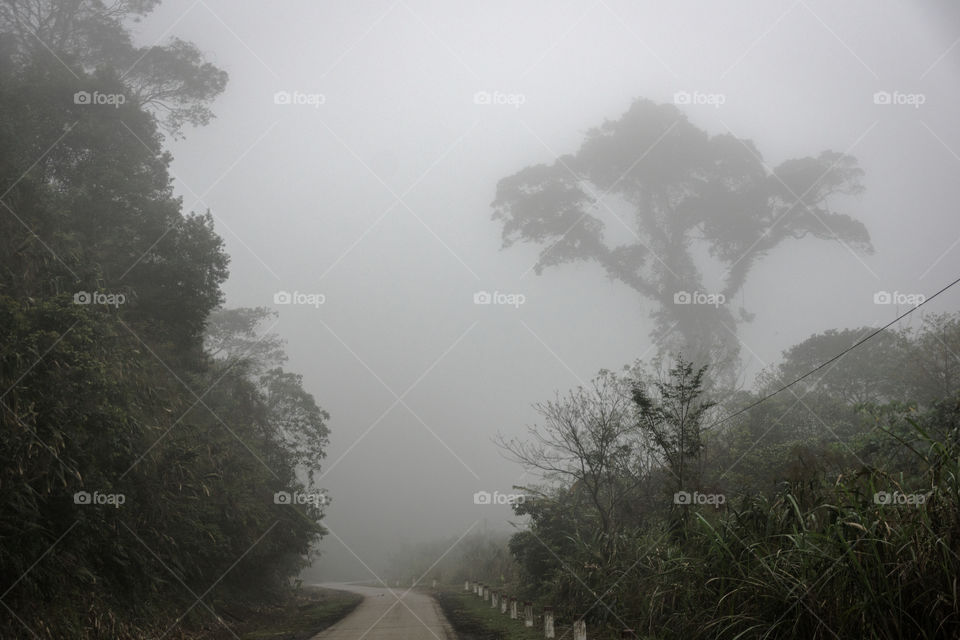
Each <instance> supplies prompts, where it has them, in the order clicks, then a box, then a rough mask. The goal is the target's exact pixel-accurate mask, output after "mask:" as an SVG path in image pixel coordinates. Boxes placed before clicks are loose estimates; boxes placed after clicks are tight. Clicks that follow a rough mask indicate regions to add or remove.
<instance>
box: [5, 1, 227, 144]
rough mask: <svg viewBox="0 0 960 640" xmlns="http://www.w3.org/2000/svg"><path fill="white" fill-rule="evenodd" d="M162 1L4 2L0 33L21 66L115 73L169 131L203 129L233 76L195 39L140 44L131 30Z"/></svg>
mask: <svg viewBox="0 0 960 640" xmlns="http://www.w3.org/2000/svg"><path fill="white" fill-rule="evenodd" d="M159 4H160V0H119V1H117V2H111V3H109V4H108V3H106V2H103V0H69V1H67V2H64V1H63V0H6V1H5V2H3V3H2V4H0V34H2V35H3V38H2V40H3V41H4V42H5V47H4V48H5V49H6V50H7V53H8V55H12V56H14V57H15V58H16V59H17V60H18V61H20V62H21V63H23V64H29V63H30V62H32V61H36V60H47V61H48V62H51V58H54V59H56V61H57V62H58V63H59V64H66V65H68V66H69V67H71V69H73V72H74V73H76V74H77V75H82V74H84V73H92V72H94V71H102V70H109V71H108V73H109V74H110V76H111V77H112V78H114V79H116V80H119V81H121V82H122V83H123V88H124V89H125V91H123V93H124V94H126V95H127V97H128V98H129V99H130V102H131V103H132V105H133V106H136V107H137V108H139V109H143V110H146V111H149V112H151V113H153V114H155V115H156V116H158V118H159V119H160V120H161V121H162V122H163V124H164V126H165V127H166V129H167V131H169V132H170V133H172V134H174V135H179V134H180V132H181V130H182V128H183V125H185V124H191V125H204V124H207V123H208V122H209V121H210V119H211V118H212V117H213V113H212V112H211V110H210V108H209V103H210V102H211V101H212V100H213V99H214V98H215V97H216V96H217V95H218V94H220V93H221V92H222V91H223V89H224V87H226V84H227V74H226V72H225V71H223V70H221V69H218V68H217V67H216V66H214V65H213V64H210V63H209V62H206V61H205V60H204V58H203V55H202V54H201V53H200V51H199V50H198V49H197V48H196V46H194V45H193V44H191V43H189V42H184V41H183V40H180V39H177V38H174V39H172V40H171V41H170V42H169V43H168V44H165V45H154V46H149V47H136V46H134V44H133V42H132V39H131V36H130V32H129V30H128V28H127V25H128V23H129V22H130V21H138V20H140V19H141V18H143V17H144V16H146V15H148V14H149V13H150V12H151V11H153V10H154V9H155V8H156V7H157V6H158V5H159Z"/></svg>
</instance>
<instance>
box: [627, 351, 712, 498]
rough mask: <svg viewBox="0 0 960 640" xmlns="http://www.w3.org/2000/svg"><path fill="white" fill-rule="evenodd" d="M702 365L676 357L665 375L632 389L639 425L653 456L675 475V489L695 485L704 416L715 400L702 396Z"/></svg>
mask: <svg viewBox="0 0 960 640" xmlns="http://www.w3.org/2000/svg"><path fill="white" fill-rule="evenodd" d="M706 370H707V368H706V366H704V367H700V368H699V369H694V368H693V363H691V362H688V361H685V360H684V359H683V356H677V358H676V360H675V362H674V364H673V366H672V367H671V368H670V370H669V372H668V375H667V378H666V379H661V380H656V381H654V382H652V383H644V382H643V381H642V380H637V381H636V382H635V383H634V385H633V389H632V397H633V402H634V404H635V405H636V408H637V421H638V426H639V428H640V429H641V430H642V431H643V433H645V434H647V435H648V436H649V438H650V444H651V446H652V449H653V451H654V453H655V455H656V456H657V457H658V458H660V459H661V460H663V461H664V462H665V463H666V465H667V468H668V469H669V470H670V472H671V473H672V475H673V477H674V478H675V482H676V484H675V487H676V490H677V491H680V490H686V489H687V488H690V487H695V486H696V485H697V482H698V481H699V474H700V468H699V464H698V463H699V460H700V455H701V452H702V450H703V444H704V440H703V432H702V429H703V427H704V424H703V422H704V418H705V417H706V416H707V414H708V412H709V411H710V409H712V408H713V407H714V406H716V403H715V402H712V401H710V400H707V399H705V398H703V397H702V396H703V392H704V374H705V373H706Z"/></svg>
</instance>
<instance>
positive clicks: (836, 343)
mask: <svg viewBox="0 0 960 640" xmlns="http://www.w3.org/2000/svg"><path fill="white" fill-rule="evenodd" d="M874 331H875V328H873V327H860V328H857V329H842V330H836V329H830V330H828V331H824V332H823V333H819V334H815V335H812V336H810V337H809V338H807V339H806V340H804V341H803V342H801V343H799V344H796V345H794V346H792V347H790V348H789V349H787V350H786V351H784V352H783V359H782V360H781V361H780V363H779V364H778V365H777V366H776V368H775V369H774V370H772V371H771V372H768V373H766V374H764V375H763V376H761V378H760V382H761V385H762V388H763V389H764V390H773V389H774V388H777V387H779V386H781V385H783V384H787V383H790V382H793V381H794V380H796V379H797V378H799V377H801V376H802V375H804V374H806V373H807V372H809V371H811V370H813V369H815V368H816V367H818V366H820V365H821V364H823V363H824V362H826V361H828V360H829V359H831V358H833V357H834V356H836V355H837V354H838V353H840V352H842V351H844V350H845V349H849V348H850V347H852V346H853V345H854V344H856V343H857V342H859V341H861V340H863V339H864V338H865V337H867V336H868V335H869V334H871V333H873V332H874ZM906 349H907V343H906V341H905V339H904V336H902V335H900V334H897V333H894V332H886V331H884V332H881V333H878V334H877V335H875V336H874V337H873V338H871V339H870V340H868V341H866V342H864V343H863V344H862V345H860V346H858V347H857V348H856V349H853V350H852V351H850V352H848V353H847V354H845V355H844V356H843V357H842V358H840V359H839V360H837V361H836V362H833V363H831V364H829V365H827V366H826V367H824V368H823V369H821V370H820V371H818V372H816V373H814V374H813V375H811V376H809V377H808V378H806V379H805V380H803V381H801V382H800V383H798V384H797V385H795V386H794V387H793V390H794V393H796V394H797V395H798V396H801V397H803V396H806V395H807V394H809V393H811V392H816V393H818V394H827V395H829V396H832V397H834V398H835V399H837V400H838V401H840V402H842V403H844V404H851V405H855V404H865V403H877V402H888V401H892V400H902V399H904V398H905V394H904V387H903V382H904V381H903V376H902V363H903V360H904V358H905V356H906ZM791 397H792V396H791Z"/></svg>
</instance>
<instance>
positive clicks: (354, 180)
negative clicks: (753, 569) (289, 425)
mask: <svg viewBox="0 0 960 640" xmlns="http://www.w3.org/2000/svg"><path fill="white" fill-rule="evenodd" d="M135 31H136V33H137V36H138V39H139V41H140V43H141V44H149V43H152V42H154V41H158V40H164V39H166V38H168V37H169V36H171V35H175V36H177V37H181V38H183V39H185V40H189V41H192V42H194V43H196V44H197V46H198V47H199V48H200V49H201V50H202V51H203V52H205V54H206V55H207V56H208V59H209V60H210V61H211V62H213V63H214V64H216V65H218V66H219V67H221V68H223V69H225V70H226V71H228V72H229V74H230V83H229V85H228V87H227V90H226V91H225V93H224V94H222V95H221V96H220V97H219V98H218V99H217V100H216V102H215V103H214V104H213V110H214V112H215V113H216V119H215V120H213V121H212V122H211V123H210V124H209V125H208V126H206V127H203V128H199V129H188V130H187V131H186V132H185V133H186V137H185V138H184V139H182V140H175V141H171V142H170V144H169V147H170V149H171V151H172V153H173V156H174V162H173V164H172V171H173V173H174V175H175V176H176V182H175V189H176V192H177V194H178V195H180V196H182V198H183V200H184V204H185V206H186V208H187V209H188V210H194V211H203V210H205V209H209V210H210V211H211V213H212V214H213V215H214V216H215V219H216V230H217V231H218V233H219V234H220V235H221V236H222V237H223V238H224V240H225V243H226V249H227V252H228V253H229V255H230V257H231V264H230V274H231V275H230V279H229V281H228V282H227V284H226V292H227V303H226V304H227V306H230V307H254V306H270V307H273V308H275V309H276V310H277V311H278V312H279V317H278V322H277V324H276V325H275V326H274V327H272V329H271V330H272V331H274V332H276V333H278V334H280V335H281V336H282V337H283V338H284V339H285V340H286V342H287V352H288V354H289V357H290V360H289V363H288V365H287V368H288V369H289V370H291V371H296V372H299V373H302V374H303V375H304V386H305V388H306V389H307V390H308V391H309V392H311V393H312V394H313V395H314V397H315V398H316V400H317V402H318V403H319V404H320V405H321V406H322V407H323V408H324V409H326V410H327V411H328V412H329V413H330V415H331V418H330V422H329V426H330V428H331V440H330V446H329V449H328V455H327V458H326V460H324V461H323V464H322V474H323V475H322V478H321V480H320V484H321V486H323V487H325V488H326V489H328V490H329V492H330V494H331V496H332V497H333V503H332V504H331V505H330V507H329V509H328V510H327V515H326V517H325V519H324V525H325V526H326V527H327V528H328V530H329V535H327V536H326V537H325V538H324V539H323V541H322V542H321V543H320V545H319V548H318V551H319V552H320V554H321V557H320V558H319V559H318V560H317V561H316V562H315V563H314V566H313V567H312V569H311V570H310V571H309V572H308V575H309V576H310V577H311V578H315V579H323V580H333V579H336V580H351V579H356V580H362V579H372V578H374V577H376V576H377V575H379V574H380V573H381V572H382V571H384V567H385V566H386V564H387V562H388V560H389V557H390V555H391V554H392V553H394V552H395V550H396V549H398V548H399V547H400V546H401V545H402V544H403V543H405V542H416V541H421V540H432V539H438V538H448V537H457V536H459V535H461V534H463V533H464V532H465V531H468V530H471V528H473V530H478V529H482V528H488V529H493V530H509V529H510V526H511V525H510V520H511V519H513V517H512V514H511V511H510V509H509V507H507V506H506V505H476V504H474V500H473V494H474V492H477V491H481V490H483V491H490V492H493V491H501V492H508V491H510V490H511V487H512V486H514V485H516V484H522V483H524V482H530V481H532V478H531V477H529V476H525V475H524V472H523V469H522V468H521V467H520V466H518V465H517V464H515V463H514V462H511V461H510V460H507V459H505V458H504V456H503V455H501V452H500V451H499V449H498V448H497V447H496V446H495V444H494V442H493V438H494V437H495V436H496V434H497V433H502V434H504V435H505V436H507V437H510V436H514V435H519V434H522V433H523V430H524V427H525V425H527V424H530V423H532V422H534V421H536V419H537V416H536V414H535V413H534V411H533V410H532V409H531V404H532V403H534V402H536V401H540V400H544V399H548V398H550V397H551V396H552V395H553V393H554V391H555V390H564V389H568V388H571V387H574V386H576V385H578V384H582V383H583V382H584V381H587V380H589V379H590V378H591V376H593V375H594V374H596V372H597V371H598V370H600V369H602V368H609V369H616V368H619V367H621V366H622V365H625V364H628V363H630V362H632V361H634V360H635V359H637V358H643V359H649V358H651V357H653V356H654V355H656V352H657V346H656V344H655V343H654V342H653V340H652V339H651V337H650V331H651V330H652V329H653V327H654V324H653V321H652V320H651V318H650V311H651V310H652V309H653V307H652V306H651V305H652V304H653V303H652V302H650V301H649V300H646V299H644V298H642V297H640V296H639V295H638V294H637V293H636V292H635V291H632V290H631V289H630V288H628V287H627V286H625V285H624V284H622V283H620V282H617V281H612V280H610V279H608V278H607V277H606V274H605V273H604V271H603V270H602V269H601V268H600V267H599V266H597V265H596V264H595V263H591V262H579V263H576V262H575V263H570V264H565V265H562V266H560V267H556V268H551V269H547V270H545V271H544V272H543V273H542V275H537V274H536V273H535V271H534V269H533V266H534V264H535V263H536V261H537V256H538V253H539V250H540V248H539V247H535V246H531V245H529V244H525V243H521V242H518V243H517V244H515V245H514V246H512V247H510V248H508V249H502V248H501V244H502V240H501V235H500V234H501V225H500V224H499V223H497V222H495V221H493V220H491V213H492V209H491V202H492V200H493V199H494V197H495V195H496V186H497V183H498V181H499V180H500V179H502V178H505V177H507V176H510V175H513V174H514V173H516V172H518V171H520V170H521V169H523V168H524V167H527V166H530V165H534V164H538V163H546V164H550V163H552V162H554V160H555V159H556V158H557V157H558V156H561V155H563V154H568V153H573V152H575V151H576V150H577V148H578V147H579V146H580V143H581V141H582V140H583V136H584V134H585V133H586V132H587V131H588V130H589V129H591V128H593V127H596V126H598V125H600V124H602V123H603V122H604V120H606V119H609V120H616V119H618V118H620V116H621V115H622V114H623V113H625V112H626V111H627V109H628V108H629V107H630V105H631V103H633V101H634V100H635V99H638V98H648V99H650V100H653V101H654V102H657V103H668V104H673V103H674V102H675V100H677V99H678V98H677V95H678V94H681V95H682V92H686V93H687V94H689V95H692V96H705V95H714V96H718V95H719V96H722V99H720V100H717V99H714V100H712V102H713V103H712V104H711V103H701V104H679V105H678V106H679V107H680V108H681V109H682V110H683V111H684V113H685V114H686V115H687V116H688V118H689V119H690V121H691V122H692V123H693V124H694V125H695V126H697V127H699V128H701V129H703V130H705V131H707V132H708V133H710V134H711V135H714V134H719V133H724V132H730V133H733V134H734V135H736V136H737V137H740V138H746V139H750V140H752V141H753V142H754V143H755V144H756V146H757V149H758V150H759V152H760V153H762V154H763V158H764V161H765V164H766V165H767V166H768V167H774V166H777V165H779V164H780V163H781V162H783V161H784V160H787V159H790V158H794V157H805V156H815V155H817V154H818V153H819V152H820V151H821V150H824V149H832V150H835V151H838V152H845V153H849V154H851V155H853V156H855V157H856V158H857V159H858V160H859V163H860V167H861V168H862V169H863V170H864V172H865V175H864V177H863V180H862V182H863V185H864V187H865V190H864V192H863V194H862V195H859V196H855V197H844V198H838V199H836V200H834V201H831V205H832V207H833V208H834V209H835V210H837V211H840V212H843V213H847V214H849V215H851V216H852V217H854V218H855V219H857V220H860V221H862V222H863V223H864V224H865V225H866V227H867V229H868V231H869V233H870V237H871V242H872V245H873V247H874V250H875V251H874V253H873V254H872V255H867V254H864V253H862V252H858V251H856V250H854V249H853V248H851V247H850V246H849V245H847V244H846V243H844V242H841V241H824V240H816V239H812V238H805V239H799V240H788V241H786V242H784V243H782V244H780V245H779V246H778V247H776V248H775V249H773V250H772V251H771V252H770V253H769V255H767V256H766V257H764V258H763V259H761V260H760V261H759V262H758V263H757V264H756V265H755V266H754V268H753V270H752V271H751V272H750V274H749V276H748V277H747V280H746V284H745V286H744V288H743V291H742V295H741V296H740V299H738V300H736V303H737V304H738V305H739V306H743V307H744V308H746V309H747V310H749V311H750V312H751V313H754V314H755V317H754V318H753V320H752V321H751V322H747V323H743V324H741V325H739V338H740V340H741V342H742V351H741V358H742V367H741V370H740V372H739V378H740V380H741V382H742V384H743V385H744V386H745V387H747V388H750V387H751V385H752V384H753V380H754V376H755V375H756V374H757V373H758V372H760V371H761V370H762V369H763V368H764V367H766V366H768V365H770V364H772V363H774V362H776V361H777V359H778V357H779V355H780V353H781V352H782V351H783V350H784V349H786V348H788V347H789V346H791V345H793V344H796V343H797V342H799V341H800V340H803V339H804V338H806V337H808V336H810V335H811V334H813V333H816V332H819V331H823V330H826V329H830V328H839V327H857V326H865V325H874V326H880V325H882V324H884V323H886V322H888V321H890V320H892V319H893V318H894V317H896V315H897V314H898V313H900V312H903V311H904V310H905V308H904V307H902V306H901V307H897V306H896V305H878V304H874V294H875V293H876V292H878V291H891V292H893V291H898V292H908V293H923V294H926V295H929V294H931V293H933V292H935V291H937V290H938V289H940V288H941V287H942V286H944V285H946V284H947V283H949V282H950V281H952V280H953V279H954V278H955V277H956V265H957V262H958V261H957V258H958V252H960V248H958V244H960V216H957V214H956V202H957V201H958V200H960V181H957V180H956V179H955V176H956V175H957V171H958V169H960V121H958V119H957V117H956V104H957V103H958V100H960V83H958V82H957V78H958V75H957V74H958V72H960V45H958V38H960V10H958V9H957V8H956V5H953V4H951V3H947V2H943V3H923V4H921V3H896V2H859V1H858V2H844V3H835V2H827V1H825V0H818V1H814V0H808V1H803V0H799V1H796V2H779V1H778V2H770V1H756V2H746V1H738V2H732V3H722V4H713V3H696V2H683V3H666V2H660V3H653V2H643V3H631V2H615V1H612V0H600V1H598V2H531V3H507V2H497V3H474V4H470V3H444V2H420V1H417V0H400V1H397V2H366V1H363V2H360V1H358V2H350V3H317V2H308V1H305V0H287V1H284V2H276V3H269V4H262V3H238V2H227V1H225V0H198V1H196V2H192V1H190V0H168V1H167V2H165V3H164V4H163V5H162V6H161V7H160V8H159V9H158V10H157V11H156V12H155V13H153V14H152V15H150V16H149V18H148V19H146V20H145V21H144V22H142V23H141V24H139V25H138V26H137V27H136V30H135ZM884 91H885V92H890V93H891V94H894V92H897V94H900V95H922V96H923V100H922V104H876V103H875V101H874V94H875V93H877V92H884ZM278 92H287V95H289V96H290V98H291V99H290V101H289V102H290V103H283V102H284V99H283V97H280V98H279V99H275V98H276V96H277V93H278ZM478 92H487V93H486V94H485V95H488V96H490V98H491V99H490V100H489V103H486V104H485V103H484V102H485V100H484V99H483V98H480V99H477V98H476V96H477V95H478ZM281 96H282V94H281ZM278 100H279V102H280V103H278ZM680 101H681V102H682V101H683V100H682V98H681V99H680ZM478 102H479V103H478ZM691 102H696V100H695V99H694V100H691ZM701 102H711V101H709V100H706V99H704V100H701ZM718 102H722V104H718ZM616 227H617V225H616V221H613V220H611V222H610V223H609V224H608V228H609V229H610V236H609V237H611V238H612V239H614V240H616V234H617V233H618V231H617V230H616ZM620 232H621V233H622V231H620ZM706 277H707V279H708V280H709V278H710V274H707V276H706ZM281 291H288V292H294V291H296V292H299V293H315V294H322V296H324V298H323V304H319V305H315V306H311V305H304V304H299V305H298V304H291V305H274V296H275V294H277V293H278V292H281ZM479 291H489V292H494V291H496V292H500V293H507V294H521V295H522V296H523V303H522V304H519V305H517V306H511V305H506V304H504V305H497V304H492V305H477V304H474V294H475V293H476V292H479ZM958 301H960V298H958V293H957V292H955V291H950V292H948V293H946V294H944V296H942V297H941V298H938V299H937V300H935V301H933V302H931V303H930V304H929V305H927V306H925V307H924V309H923V312H925V313H926V312H932V311H943V310H953V309H956V308H957V303H958ZM920 315H921V314H920V313H918V314H914V316H911V318H910V319H909V320H908V321H907V324H909V323H910V322H914V323H915V322H917V321H918V320H919V316H920Z"/></svg>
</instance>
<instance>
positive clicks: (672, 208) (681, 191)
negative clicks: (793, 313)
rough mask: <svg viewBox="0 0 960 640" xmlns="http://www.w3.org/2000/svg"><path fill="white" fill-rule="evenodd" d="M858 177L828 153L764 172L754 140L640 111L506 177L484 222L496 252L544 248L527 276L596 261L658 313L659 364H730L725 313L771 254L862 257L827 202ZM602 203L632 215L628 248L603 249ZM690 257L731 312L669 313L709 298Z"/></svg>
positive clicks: (652, 108)
mask: <svg viewBox="0 0 960 640" xmlns="http://www.w3.org/2000/svg"><path fill="white" fill-rule="evenodd" d="M862 174H863V172H862V171H861V170H860V169H859V168H858V167H857V163H856V160H855V159H854V158H852V157H851V156H848V155H845V154H842V153H837V152H834V151H824V152H822V153H820V154H819V155H818V156H816V157H807V158H799V159H793V160H787V161H786V162H783V163H782V164H780V165H779V166H777V167H775V168H773V169H768V167H767V165H766V164H765V163H764V161H763V159H762V157H761V155H760V153H759V152H758V151H757V149H756V148H755V147H754V145H753V143H752V142H751V141H749V140H742V139H738V138H736V137H734V136H733V135H730V134H722V135H714V136H711V135H709V134H707V133H706V132H705V131H703V130H701V129H699V128H697V127H696V126H694V125H692V124H691V123H690V122H689V121H688V120H687V118H686V116H684V114H683V113H682V112H680V111H679V110H678V109H677V108H676V107H674V106H671V105H658V104H655V103H653V102H651V101H649V100H637V101H636V102H634V104H633V105H632V106H631V107H630V109H629V110H628V111H627V112H626V113H625V114H624V115H623V116H622V117H621V118H620V119H619V120H616V121H607V122H605V123H604V124H602V125H601V126H599V127H597V128H595V129H592V130H591V131H589V132H588V133H587V135H586V138H585V140H584V141H583V143H582V145H581V146H580V149H579V150H578V151H577V152H576V153H575V154H572V155H565V156H563V157H560V158H558V159H557V160H556V161H555V162H554V163H553V164H550V165H546V164H539V165H535V166H530V167H527V168H526V169H523V170H522V171H519V172H518V173H516V174H514V175H512V176H509V177H507V178H504V179H502V180H501V181H500V182H499V184H498V185H497V195H496V199H495V200H494V202H493V207H494V213H493V217H494V219H496V220H499V221H500V222H501V224H502V226H503V241H504V246H510V245H512V244H513V243H515V242H517V241H525V242H531V243H535V244H538V245H540V247H541V250H540V256H539V259H538V261H537V264H536V267H535V268H536V271H537V273H540V272H542V271H543V269H545V268H547V267H551V266H556V265H560V264H563V263H567V262H574V261H592V262H596V263H598V264H599V265H600V266H601V267H603V268H604V270H605V271H606V273H607V275H608V276H609V277H610V278H614V279H617V280H620V281H622V282H624V283H625V284H627V285H628V286H629V287H631V288H632V289H633V290H634V291H636V292H637V293H639V294H640V295H641V296H643V297H644V298H646V299H648V300H650V301H652V302H654V303H655V305H656V306H655V307H654V308H653V309H652V312H651V313H652V315H653V317H654V319H655V321H656V329H655V331H654V336H655V337H656V338H657V339H659V340H660V347H661V353H666V352H671V351H672V352H678V351H680V350H683V351H684V352H685V353H688V354H690V355H691V356H692V358H693V360H694V362H698V363H701V364H703V363H704V361H712V362H714V363H717V362H722V363H724V364H726V365H730V364H732V363H733V361H735V359H736V356H737V354H738V353H739V348H738V343H737V340H736V335H735V332H736V329H737V323H738V322H740V321H743V320H746V319H749V316H748V314H747V313H746V311H745V310H742V309H741V310H740V312H739V314H737V315H735V314H734V313H733V311H732V310H731V308H730V306H729V302H730V301H731V300H732V299H733V298H734V296H735V295H736V294H737V293H738V292H739V291H740V289H741V287H742V286H743V284H744V281H745V280H746V277H747V275H748V273H749V271H750V269H751V267H753V266H754V265H755V264H756V263H757V261H758V260H759V259H760V258H762V257H763V256H764V255H765V254H766V253H767V252H768V251H770V250H771V249H773V248H774V247H776V246H777V245H778V244H780V243H781V242H783V241H784V240H786V239H789V238H794V239H796V238H802V237H804V236H807V235H810V236H813V237H816V238H820V239H824V240H838V241H841V242H845V243H849V244H851V245H854V246H856V247H858V248H860V249H863V250H865V251H868V252H869V251H872V247H871V245H870V238H869V234H868V233H867V230H866V228H865V227H864V225H863V224H862V223H860V222H859V221H857V220H855V219H853V218H851V217H850V216H848V215H845V214H842V213H837V212H834V211H833V210H832V209H831V208H830V206H829V203H828V200H829V199H830V197H831V196H834V195H837V194H856V193H859V192H860V191H861V190H862V187H861V185H860V182H859V179H860V177H861V176H862ZM608 199H619V200H620V201H621V204H625V205H626V207H628V208H629V215H628V216H626V217H622V218H621V222H622V223H623V224H624V225H625V226H627V227H628V228H629V231H630V234H631V236H632V237H631V240H630V241H629V242H626V243H623V244H614V243H613V242H612V241H611V240H610V238H609V235H610V233H609V231H608V229H607V225H606V223H605V222H604V220H603V217H604V216H603V215H601V212H600V209H601V207H605V208H608V211H609V212H611V213H614V212H615V211H617V209H616V207H615V206H611V205H610V204H609V203H608V202H607V200H608ZM607 217H609V216H607ZM613 231H615V232H618V233H619V231H620V229H614V230H613ZM700 248H703V249H704V251H703V253H706V251H707V250H708V251H709V254H710V256H711V257H712V259H713V260H714V261H715V262H716V263H717V264H718V265H719V266H718V267H717V268H718V269H721V270H722V274H719V275H721V276H722V277H721V280H722V286H721V290H720V291H717V292H714V293H722V294H723V296H725V298H726V301H727V303H728V304H719V305H707V304H676V303H675V295H677V294H678V293H681V292H687V293H695V292H702V293H707V291H706V285H705V282H704V273H703V271H704V269H703V267H701V266H699V265H698V264H697V256H698V255H699V253H700V252H698V251H697V250H698V249H700ZM713 279H715V278H713ZM681 302H682V299H681ZM715 372H716V370H715Z"/></svg>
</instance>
